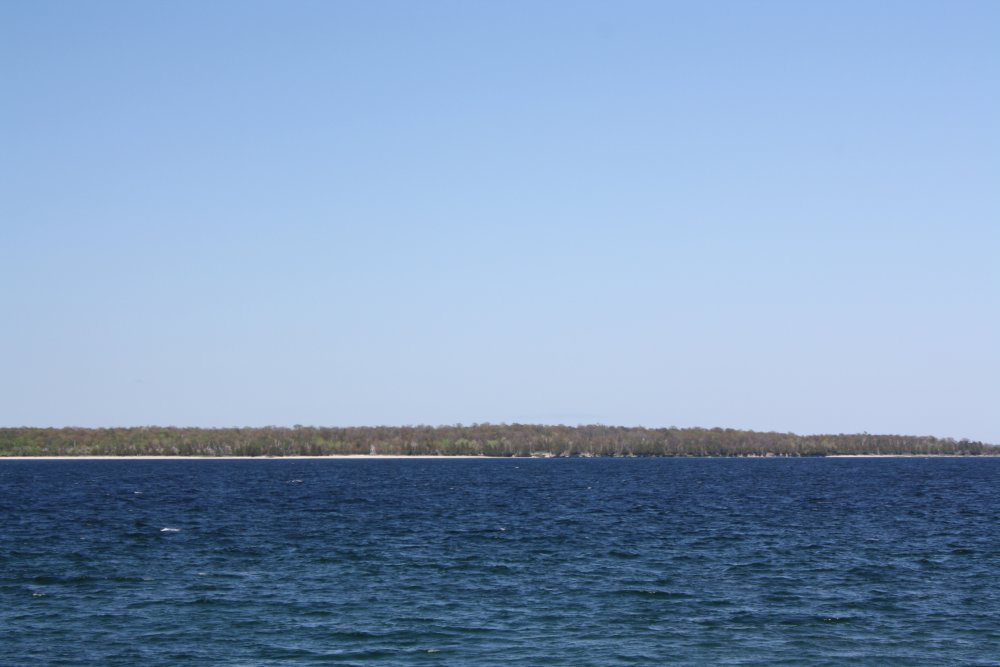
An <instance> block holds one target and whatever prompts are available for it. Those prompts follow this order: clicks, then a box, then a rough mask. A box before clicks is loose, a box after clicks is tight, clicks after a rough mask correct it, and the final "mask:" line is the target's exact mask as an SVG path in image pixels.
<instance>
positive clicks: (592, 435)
mask: <svg viewBox="0 0 1000 667" xmlns="http://www.w3.org/2000/svg"><path fill="white" fill-rule="evenodd" d="M352 454H353V455H357V454H382V455H430V456H462V455H464V456H502V457H524V456H546V457H548V456H560V457H564V456H565V457H575V456H581V457H586V456H831V455H836V454H882V455H914V456H931V455H963V456H996V455H1000V447H997V446H995V445H989V444H985V443H982V442H978V441H969V440H954V439H951V438H935V437H931V436H907V435H871V434H868V433H860V434H838V435H795V434H793V433H775V432H770V433H765V432H758V431H742V430H736V429H722V428H674V427H671V428H643V427H624V426H604V425H598V424H592V425H584V426H562V425H559V426H546V425H536V424H472V425H467V426H463V425H454V426H356V427H304V426H294V427H291V428H287V427H277V426H265V427H253V428H178V427H157V426H144V427H134V428H28V427H24V428H0V456H328V455H352Z"/></svg>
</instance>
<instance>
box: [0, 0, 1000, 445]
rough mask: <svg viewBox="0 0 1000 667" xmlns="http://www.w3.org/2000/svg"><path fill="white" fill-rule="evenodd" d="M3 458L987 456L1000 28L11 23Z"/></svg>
mask: <svg viewBox="0 0 1000 667" xmlns="http://www.w3.org/2000/svg"><path fill="white" fill-rule="evenodd" d="M0 81H2V82H3V83H2V87H0V98H2V99H0V102H2V103H0V313H2V320H0V425H5V426H19V425H32V426H62V425H79V426H111V425H143V424H163V425H191V426H230V425H267V424H278V425H291V424H295V423H301V424H307V425H363V424H416V423H426V424H443V423H459V422H460V423H473V422H486V421H489V422H513V421H519V422H545V423H568V424H577V423H593V422H602V423H609V424H624V425H646V426H669V425H677V426H722V427H733V428H752V429H757V430H779V431H796V432H800V433H815V432H860V431H868V432H892V433H907V434H931V435H939V436H952V437H956V438H961V437H969V438H974V439H981V440H986V441H990V442H1000V412H998V406H1000V268H998V264H1000V3H997V2H992V1H988V2H972V1H963V2H950V1H942V2H912V1H906V2H893V1H885V2H869V1H867V0H866V1H864V2H845V1H841V0H837V1H836V2H834V1H830V2H798V1H795V2H735V1H734V2H663V1H656V2H637V1H626V2H583V1H574V2H535V1H533V0H532V1H523V2H518V1H513V2H511V1H506V0H505V1H503V2H501V1H495V2H478V1H475V2H469V1H467V0H461V1H456V2H403V1H400V2H378V1H370V0H365V1H363V2H326V1H323V2H306V1H304V0H299V1H296V2H288V3H286V2H251V1H245V0H240V1H239V2H222V1H213V2H201V1H187V2H107V1H100V2H72V1H69V0H67V1H65V2H47V1H35V0H30V1H29V0H22V1H20V2H15V1H13V0H8V1H7V2H3V3H2V4H0Z"/></svg>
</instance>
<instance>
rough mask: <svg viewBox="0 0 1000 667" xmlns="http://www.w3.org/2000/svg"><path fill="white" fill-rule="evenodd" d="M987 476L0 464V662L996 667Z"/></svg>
mask: <svg viewBox="0 0 1000 667" xmlns="http://www.w3.org/2000/svg"><path fill="white" fill-rule="evenodd" d="M998 481H1000V460H997V459H930V460H921V459H906V460H899V459H878V460H859V459H800V460H794V459H789V460H773V459H714V460H713V459H610V460H609V459H598V460H586V459H571V460H524V459H518V460H445V461H426V460H403V461H399V460H365V461H335V460H325V461H313V460H298V461H292V460H263V461H223V460H215V461H212V460H208V461H0V664H3V665H17V666H19V667H20V666H30V665H130V666H131V665H168V664H169V665H175V664H198V665H314V664H344V665H373V664H374V665H418V664H436V665H477V666H479V665H505V666H510V665H661V664H689V665H702V664H704V665H845V664H851V665H997V664H1000V518H998V517H1000V494H998V493H997V482H998Z"/></svg>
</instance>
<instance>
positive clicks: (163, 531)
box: [160, 528, 181, 533]
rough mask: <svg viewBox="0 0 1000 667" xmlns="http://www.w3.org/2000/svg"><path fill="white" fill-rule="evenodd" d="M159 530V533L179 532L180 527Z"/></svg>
mask: <svg viewBox="0 0 1000 667" xmlns="http://www.w3.org/2000/svg"><path fill="white" fill-rule="evenodd" d="M160 532H161V533H179V532H181V529H180V528H160Z"/></svg>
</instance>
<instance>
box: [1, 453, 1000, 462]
mask: <svg viewBox="0 0 1000 667" xmlns="http://www.w3.org/2000/svg"><path fill="white" fill-rule="evenodd" d="M571 458H572V459H628V458H632V459H992V458H998V457H997V456H996V455H993V454H826V455H822V456H759V455H753V454H751V455H746V456H657V455H652V456H479V455H466V454H455V455H451V454H440V455H439V454H412V455H409V454H330V455H327V456H298V455H291V456H156V455H154V456H86V455H84V456H73V455H66V456H0V461H283V460H284V461H303V460H305V461H321V460H339V461H365V460H404V459H419V460H422V461H447V460H456V459H457V460H472V459H488V460H502V459H506V460H516V461H524V460H528V459H571Z"/></svg>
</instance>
